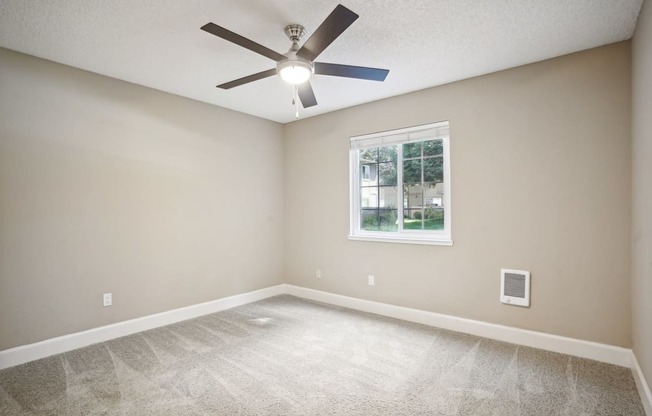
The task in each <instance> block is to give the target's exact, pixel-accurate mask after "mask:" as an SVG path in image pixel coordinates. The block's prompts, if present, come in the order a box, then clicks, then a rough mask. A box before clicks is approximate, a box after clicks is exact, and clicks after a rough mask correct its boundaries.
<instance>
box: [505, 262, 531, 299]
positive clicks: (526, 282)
mask: <svg viewBox="0 0 652 416" xmlns="http://www.w3.org/2000/svg"><path fill="white" fill-rule="evenodd" d="M500 301H501V302H502V303H505V304H507V305H516V306H526V307H527V306H530V272H526V271H524V270H513V269H501V270H500Z"/></svg>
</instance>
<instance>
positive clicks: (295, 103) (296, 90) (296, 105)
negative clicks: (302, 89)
mask: <svg viewBox="0 0 652 416" xmlns="http://www.w3.org/2000/svg"><path fill="white" fill-rule="evenodd" d="M298 96H299V85H297V84H294V93H293V94H292V105H293V106H294V117H295V118H299V97H298Z"/></svg>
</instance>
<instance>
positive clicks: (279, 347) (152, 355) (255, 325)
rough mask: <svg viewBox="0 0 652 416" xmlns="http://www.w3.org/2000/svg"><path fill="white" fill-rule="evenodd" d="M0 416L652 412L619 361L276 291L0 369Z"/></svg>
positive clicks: (633, 415) (631, 414) (574, 415)
mask: <svg viewBox="0 0 652 416" xmlns="http://www.w3.org/2000/svg"><path fill="white" fill-rule="evenodd" d="M0 414H1V415H157V416H160V415H175V416H177V415H284V416H285V415H433V416H434V415H478V416H480V415H500V416H509V415H522V416H530V415H546V416H549V415H569V416H579V415H627V416H636V415H644V412H643V408H642V405H641V402H640V399H639V396H638V393H637V391H636V387H635V385H634V381H633V378H632V375H631V372H630V371H629V370H628V369H626V368H622V367H617V366H613V365H607V364H601V363H597V362H594V361H589V360H585V359H579V358H574V357H569V356H565V355H561V354H555V353H549V352H545V351H540V350H535V349H532V348H525V347H518V346H516V345H512V344H506V343H501V342H497V341H491V340H487V339H483V338H478V337H474V336H469V335H463V334H458V333H453V332H449V331H443V330H438V329H434V328H430V327H426V326H422V325H417V324H412V323H407V322H403V321H399V320H394V319H389V318H383V317H379V316H376V315H370V314H364V313H359V312H355V311H351V310H348V309H343V308H338V307H333V306H328V305H324V304H319V303H314V302H309V301H306V300H302V299H298V298H295V297H291V296H278V297H274V298H271V299H267V300H264V301H261V302H257V303H253V304H249V305H245V306H242V307H238V308H235V309H231V310H228V311H224V312H220V313H216V314H212V315H207V316H204V317H201V318H198V319H193V320H189V321H185V322H182V323H179V324H174V325H171V326H167V327H164V328H159V329H155V330H151V331H147V332H143V333H140V334H136V335H132V336H128V337H124V338H120V339H116V340H113V341H110V342H105V343H101V344H96V345H93V346H90V347H86V348H82V349H79V350H76V351H72V352H69V353H65V354H61V355H56V356H53V357H49V358H46V359H43V360H38V361H34V362H31V363H27V364H24V365H20V366H17V367H13V368H9V369H5V370H2V371H0Z"/></svg>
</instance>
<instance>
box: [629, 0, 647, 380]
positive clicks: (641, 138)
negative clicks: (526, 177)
mask: <svg viewBox="0 0 652 416" xmlns="http://www.w3.org/2000/svg"><path fill="white" fill-rule="evenodd" d="M632 62H633V64H632V103H633V104H632V314H633V332H634V352H635V353H636V357H637V359H638V362H639V364H640V366H641V368H642V370H643V373H644V374H645V378H646V380H647V382H648V383H652V180H651V179H652V4H650V3H649V2H646V3H645V4H644V5H643V11H642V12H641V15H640V17H639V21H638V26H637V28H636V33H635V35H634V41H633V47H632Z"/></svg>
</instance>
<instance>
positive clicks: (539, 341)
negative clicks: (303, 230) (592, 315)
mask: <svg viewBox="0 0 652 416" xmlns="http://www.w3.org/2000/svg"><path fill="white" fill-rule="evenodd" d="M285 286H286V288H285V293H287V294H290V295H294V296H298V297H302V298H306V299H312V300H316V301H319V302H324V303H329V304H331V305H337V306H343V307H346V308H351V309H356V310H359V311H363V312H370V313H375V314H377V315H383V316H388V317H391V318H397V319H402V320H405V321H410V322H416V323H420V324H424V325H429V326H434V327H437V328H443V329H449V330H452V331H457V332H463V333H465V334H471V335H477V336H481V337H485V338H491V339H495V340H499V341H505V342H510V343H513V344H518V345H524V346H528V347H533V348H539V349H542V350H547V351H554V352H559V353H562V354H569V355H574V356H576V357H582V358H589V359H591V360H596V361H601V362H604V363H609V364H615V365H619V366H622V367H628V368H631V367H632V358H631V357H632V350H631V349H627V348H621V347H615V346H613V345H607V344H600V343H597V342H590V341H584V340H579V339H574V338H567V337H562V336H558V335H552V334H546V333H544V332H536V331H529V330H525V329H519V328H513V327H509V326H505V325H497V324H492V323H488V322H482V321H475V320H472V319H465V318H458V317H455V316H450V315H443V314H439V313H435V312H427V311H422V310H418V309H411V308H406V307H402V306H396V305H389V304H386V303H380V302H374V301H370V300H364V299H358V298H352V297H349V296H343V295H337V294H334V293H328V292H322V291H319V290H314V289H307V288H303V287H299V286H293V285H285Z"/></svg>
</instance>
